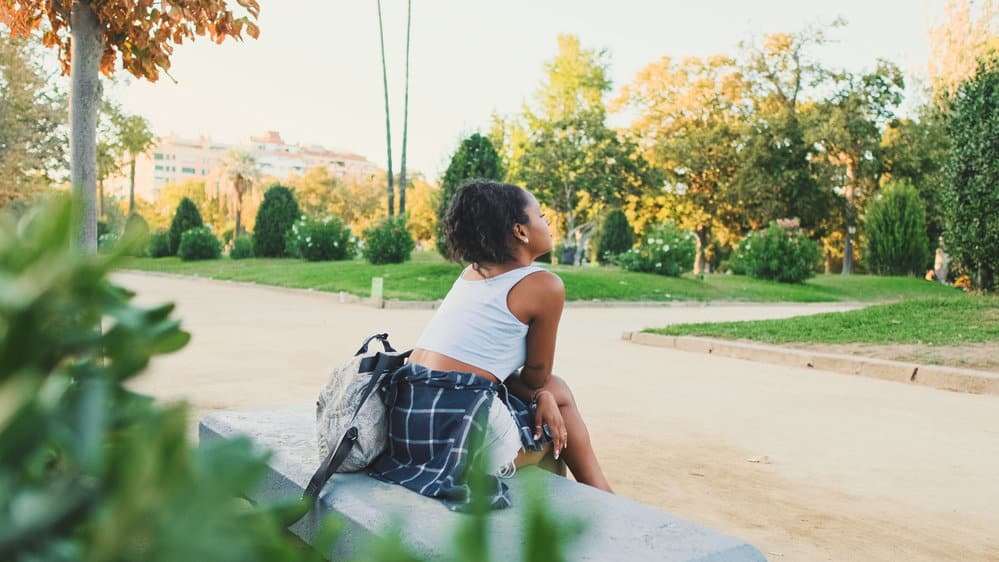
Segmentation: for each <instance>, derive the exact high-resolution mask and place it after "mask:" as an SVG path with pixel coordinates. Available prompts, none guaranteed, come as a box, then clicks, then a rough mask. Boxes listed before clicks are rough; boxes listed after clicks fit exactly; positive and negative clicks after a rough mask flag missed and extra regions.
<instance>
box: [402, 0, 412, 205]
mask: <svg viewBox="0 0 999 562" xmlns="http://www.w3.org/2000/svg"><path fill="white" fill-rule="evenodd" d="M412 14H413V0H408V1H407V2H406V85H405V86H404V88H403V97H402V100H403V103H402V158H401V161H400V162H399V165H400V167H401V168H402V169H401V170H400V171H399V214H400V215H401V214H403V213H405V212H406V186H407V184H406V140H407V138H408V136H409V30H410V27H411V26H412V22H413V15H412Z"/></svg>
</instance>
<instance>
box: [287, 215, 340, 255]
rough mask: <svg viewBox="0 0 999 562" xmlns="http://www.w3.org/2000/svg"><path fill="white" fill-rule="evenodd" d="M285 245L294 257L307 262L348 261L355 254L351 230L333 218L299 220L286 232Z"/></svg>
mask: <svg viewBox="0 0 999 562" xmlns="http://www.w3.org/2000/svg"><path fill="white" fill-rule="evenodd" d="M285 246H286V247H287V248H288V249H289V251H290V252H291V253H292V255H294V256H295V257H301V258H305V259H307V260H309V261H330V260H348V259H351V258H353V257H354V256H355V255H356V254H357V246H356V244H355V243H354V235H353V234H352V233H351V231H350V227H348V226H347V225H345V224H343V222H341V221H340V219H338V218H336V217H326V218H325V219H323V220H321V221H318V220H312V219H308V218H302V219H299V221H298V222H296V223H295V224H294V225H292V227H291V230H290V231H288V235H287V237H286V239H285Z"/></svg>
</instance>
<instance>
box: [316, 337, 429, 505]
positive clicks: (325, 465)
mask: <svg viewBox="0 0 999 562" xmlns="http://www.w3.org/2000/svg"><path fill="white" fill-rule="evenodd" d="M372 340H378V341H380V342H381V344H382V347H383V348H384V350H383V351H370V352H369V351H368V344H369V343H371V341H372ZM410 353H412V351H405V352H401V353H400V352H397V351H396V350H395V349H393V348H392V345H391V344H389V342H388V334H375V335H373V336H371V337H369V338H368V339H366V340H364V343H363V344H362V345H361V348H360V349H359V350H357V353H355V354H354V356H353V357H351V358H350V359H349V360H347V361H346V362H345V363H344V364H343V365H341V366H340V367H339V368H337V369H336V370H334V371H333V374H332V375H330V379H329V382H327V383H326V386H324V387H323V389H322V391H321V392H320V393H319V400H317V401H316V436H317V439H318V444H319V458H320V459H321V460H322V463H321V464H320V466H319V469H318V470H316V473H315V474H314V475H313V476H312V480H311V481H310V482H309V485H308V486H307V487H306V489H305V497H306V498H311V499H312V500H315V499H316V498H318V497H319V491H320V490H321V489H322V487H323V485H324V484H326V481H327V480H329V478H330V477H331V476H333V473H334V472H356V471H359V470H363V469H364V468H365V467H367V466H368V465H369V464H371V461H373V460H374V459H375V457H377V456H378V455H379V454H381V452H382V451H384V450H385V447H386V439H387V422H386V418H385V404H383V403H382V401H381V400H368V398H369V397H370V396H371V395H372V394H373V393H374V390H375V389H376V388H377V387H378V385H379V383H381V381H382V379H384V378H385V376H386V375H387V374H389V373H391V372H393V371H395V370H396V369H398V368H399V367H402V366H403V365H404V364H405V362H406V358H407V357H409V354H410Z"/></svg>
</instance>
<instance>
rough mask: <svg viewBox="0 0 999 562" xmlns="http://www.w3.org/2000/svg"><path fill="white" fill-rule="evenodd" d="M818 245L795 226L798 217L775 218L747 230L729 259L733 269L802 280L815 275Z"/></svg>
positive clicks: (787, 280)
mask: <svg viewBox="0 0 999 562" xmlns="http://www.w3.org/2000/svg"><path fill="white" fill-rule="evenodd" d="M820 258H821V254H820V252H819V246H818V244H816V243H815V241H814V240H812V239H811V238H809V237H808V235H807V234H805V231H803V230H802V229H801V228H799V226H798V219H779V220H776V221H774V222H771V223H770V226H769V227H767V229H766V230H758V231H754V232H750V233H749V234H747V235H746V237H745V238H743V239H742V242H740V243H739V248H738V249H737V250H736V253H735V256H734V257H733V258H732V260H731V262H730V263H731V266H732V270H733V271H745V272H746V274H747V275H749V276H751V277H755V278H757V279H768V280H772V281H780V282H781V283H802V282H804V281H805V280H806V279H808V278H809V277H812V276H813V275H815V267H816V265H817V264H818V262H819V259H820Z"/></svg>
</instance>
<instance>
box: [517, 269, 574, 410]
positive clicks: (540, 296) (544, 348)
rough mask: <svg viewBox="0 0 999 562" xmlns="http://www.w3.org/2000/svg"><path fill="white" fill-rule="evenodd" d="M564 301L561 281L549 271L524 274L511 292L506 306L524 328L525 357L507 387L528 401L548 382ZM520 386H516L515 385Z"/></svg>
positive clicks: (563, 289) (563, 288)
mask: <svg viewBox="0 0 999 562" xmlns="http://www.w3.org/2000/svg"><path fill="white" fill-rule="evenodd" d="M564 304H565V286H564V285H563V284H562V280H561V279H560V278H559V277H558V276H557V275H555V274H553V273H549V272H547V271H546V272H542V273H535V274H533V275H529V276H527V277H526V278H525V279H524V280H523V281H521V282H520V283H518V284H517V285H516V286H514V288H513V289H512V290H511V291H510V294H509V296H508V297H507V305H508V306H509V308H510V311H511V312H512V313H513V314H514V315H515V316H517V318H519V319H520V320H521V321H522V322H524V323H525V324H527V325H528V328H527V358H526V360H525V361H524V367H523V369H521V371H520V377H519V380H516V381H511V382H512V384H511V385H510V390H512V391H513V393H514V394H516V395H517V396H518V397H520V398H522V399H525V400H530V399H531V398H533V393H534V391H535V390H538V389H541V388H543V387H544V386H545V385H546V384H548V381H549V379H550V378H551V375H552V367H553V363H554V361H555V339H556V336H557V334H558V324H559V321H560V320H561V319H562V308H563V306H564ZM518 387H519V388H518Z"/></svg>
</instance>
